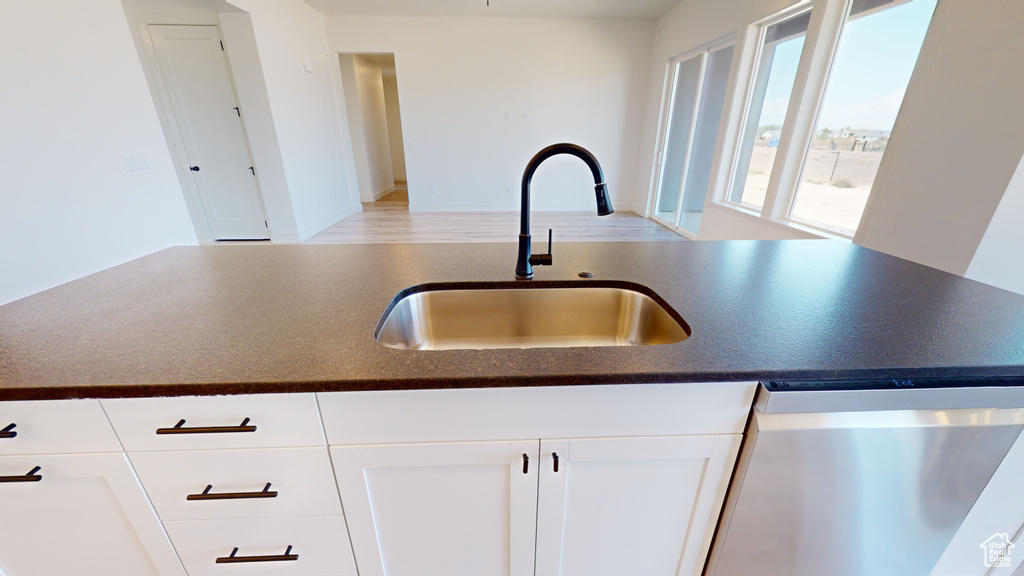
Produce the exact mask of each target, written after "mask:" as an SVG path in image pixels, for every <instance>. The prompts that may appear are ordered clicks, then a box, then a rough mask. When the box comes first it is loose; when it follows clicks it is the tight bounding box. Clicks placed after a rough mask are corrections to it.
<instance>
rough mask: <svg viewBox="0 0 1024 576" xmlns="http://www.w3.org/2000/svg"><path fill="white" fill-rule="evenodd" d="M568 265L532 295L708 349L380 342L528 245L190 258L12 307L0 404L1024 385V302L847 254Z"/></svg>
mask: <svg viewBox="0 0 1024 576" xmlns="http://www.w3.org/2000/svg"><path fill="white" fill-rule="evenodd" d="M554 258H555V260H554V265H553V266H550V267H541V268H538V269H537V272H536V278H535V279H534V280H530V281H526V282H533V283H534V284H537V283H542V282H555V283H572V284H574V285H579V284H582V283H587V282H600V281H607V280H623V281H629V282H634V283H637V284H641V285H644V286H647V287H649V288H650V289H652V290H653V291H654V292H656V293H657V294H658V295H660V296H661V297H662V298H663V299H664V300H665V301H666V303H667V304H668V305H669V306H670V307H671V308H672V309H674V310H675V311H676V312H677V313H678V314H679V315H680V316H682V318H683V319H684V320H685V321H686V322H687V324H688V325H689V327H690V328H691V330H692V334H691V336H690V337H689V338H688V339H686V340H684V341H682V342H679V343H676V344H664V345H656V346H636V347H601V348H545V349H522V350H508V349H506V350H452V351H419V350H396V349H391V348H386V347H384V346H382V345H380V344H378V343H377V342H376V341H375V340H374V330H375V328H376V326H377V324H378V321H379V320H380V318H381V315H382V314H383V312H384V311H385V310H386V309H387V307H388V305H389V304H390V302H391V301H392V299H393V298H394V297H395V295H396V294H397V293H398V292H399V291H401V290H403V289H405V288H408V287H410V286H415V285H420V284H425V283H452V282H495V281H505V282H509V283H512V282H513V279H514V264H515V246H514V245H511V244H452V245H438V244H414V245H358V246H357V245H344V246H343V245H317V246H297V245H258V246H249V245H218V246H200V247H179V248H170V249H167V250H164V251H162V252H159V253H156V254H153V255H150V256H147V257H144V258H141V259H138V260H135V261H132V262H129V263H126V264H123V265H121V266H117V267H114V268H111V269H109V270H106V271H103V272H100V273H98V274H94V275H92V276H89V277H86V278H83V279H80V280H76V281H74V282H71V283H68V284H65V285H63V286H59V287H57V288H54V289H52V290H48V291H45V292H43V293H40V294H37V295H34V296H30V297H28V298H24V299H22V300H19V301H16V302H13V303H11V304H8V305H6V306H2V307H0V400H17V399H20V400H27V399H54V398H82V397H85V398H89V397H92V398H106V397H125V396H174V395H193V394H249V393H271V392H316V391H344V390H383V389H419V388H480V387H503V386H544V385H576V384H611V383H658V382H707V381H739V380H759V379H760V380H763V379H798V380H823V379H824V380H830V379H854V378H875V377H898V378H920V377H946V376H977V377H985V376H1022V375H1024V296H1020V295H1016V294H1012V293H1010V292H1007V291H1004V290H1000V289H997V288H993V287H990V286H986V285H983V284H980V283H977V282H974V281H971V280H966V279H963V278H959V277H956V276H953V275H951V274H947V273H944V272H940V271H937V270H934V269H931V268H928V267H925V266H921V265H917V264H914V263H911V262H907V261H905V260H901V259H899V258H894V257H891V256H887V255H884V254H880V253H878V252H874V251H871V250H868V249H865V248H861V247H859V246H854V245H851V244H848V243H843V242H838V241H804V240H794V241H771V242H758V241H739V242H661V243H658V242H649V243H590V244H559V243H556V244H555V256H554ZM580 271H588V272H592V273H593V275H594V276H593V279H591V280H581V279H580V278H579V277H578V276H577V274H578V273H579V272H580Z"/></svg>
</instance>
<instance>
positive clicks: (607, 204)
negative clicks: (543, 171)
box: [516, 143, 615, 278]
mask: <svg viewBox="0 0 1024 576" xmlns="http://www.w3.org/2000/svg"><path fill="white" fill-rule="evenodd" d="M558 154H572V155H573V156H575V157H577V158H579V159H580V160H583V161H584V162H586V164H587V166H588V167H590V172H591V173H592V174H593V175H594V192H595V193H596V194H597V215H598V216H607V215H609V214H611V213H612V212H615V210H614V209H612V201H611V199H610V198H609V197H608V186H607V185H606V184H605V183H604V172H602V171H601V165H600V164H599V163H598V162H597V158H595V157H594V155H593V154H591V153H590V152H589V151H587V150H586V149H585V148H582V147H580V146H577V145H575V144H565V143H563V144H552V145H551V146H548V147H547V148H545V149H543V150H541V151H540V152H537V154H536V155H535V156H534V157H533V158H532V159H531V160H530V163H529V164H527V165H526V171H524V172H523V206H522V214H521V217H520V228H519V259H518V260H517V261H516V277H517V278H533V267H534V265H537V266H550V265H551V233H550V232H551V231H550V230H549V231H548V253H547V254H531V247H530V181H531V180H533V173H534V172H536V171H537V167H538V166H540V164H541V162H543V161H545V160H547V159H548V158H551V157H552V156H557V155H558Z"/></svg>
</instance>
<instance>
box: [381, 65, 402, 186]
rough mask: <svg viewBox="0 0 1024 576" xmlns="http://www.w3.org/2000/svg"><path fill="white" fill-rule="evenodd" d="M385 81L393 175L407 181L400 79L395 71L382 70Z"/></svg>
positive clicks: (382, 77)
mask: <svg viewBox="0 0 1024 576" xmlns="http://www.w3.org/2000/svg"><path fill="white" fill-rule="evenodd" d="M381 79H382V80H384V104H385V106H386V107H387V112H388V143H389V144H390V145H391V174H392V176H394V179H395V180H405V141H404V140H403V139H402V113H401V106H400V104H399V99H398V77H397V76H396V75H395V71H394V69H391V70H384V69H381Z"/></svg>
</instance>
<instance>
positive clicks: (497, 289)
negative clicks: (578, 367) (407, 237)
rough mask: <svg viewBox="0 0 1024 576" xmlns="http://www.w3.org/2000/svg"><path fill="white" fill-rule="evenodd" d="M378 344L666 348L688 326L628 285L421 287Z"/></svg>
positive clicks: (400, 301)
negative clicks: (650, 346)
mask: <svg viewBox="0 0 1024 576" xmlns="http://www.w3.org/2000/svg"><path fill="white" fill-rule="evenodd" d="M374 335H375V336H376V338H377V342H380V343H381V344H383V345H385V346H388V347H391V348H402V349H411V350H473V349H489V348H568V347H577V346H643V345H649V344H671V343H674V342H681V341H683V340H686V339H687V338H688V337H689V336H690V328H689V326H687V325H686V322H685V321H684V320H683V319H682V318H681V317H679V315H678V314H677V313H676V312H675V311H674V310H672V309H671V308H669V306H668V305H667V304H665V302H664V300H662V299H661V298H660V297H659V296H658V295H657V294H655V293H654V292H653V291H652V290H650V289H649V288H646V287H644V286H640V285H639V284H632V283H628V282H595V281H589V282H580V283H543V282H531V283H529V284H521V283H515V282H510V283H465V284H433V285H431V284H425V285H421V286H414V287H412V288H408V289H406V290H403V291H402V292H400V293H399V294H398V295H397V296H395V299H394V300H393V301H392V302H391V305H390V306H389V307H388V309H387V310H386V311H385V312H384V315H383V316H382V317H381V320H380V322H379V323H378V324H377V330H376V332H375V334H374Z"/></svg>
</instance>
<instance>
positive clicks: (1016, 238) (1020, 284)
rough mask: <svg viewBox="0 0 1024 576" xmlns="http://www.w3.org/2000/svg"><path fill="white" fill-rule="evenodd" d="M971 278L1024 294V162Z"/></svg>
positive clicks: (976, 257)
mask: <svg viewBox="0 0 1024 576" xmlns="http://www.w3.org/2000/svg"><path fill="white" fill-rule="evenodd" d="M967 277H968V278H971V279H972V280H978V281H980V282H984V283H986V284H991V285H993V286H998V287H999V288H1003V289H1005V290H1010V291H1012V292H1016V293H1018V294H1024V159H1022V160H1021V162H1020V163H1019V164H1017V171H1016V172H1014V174H1013V178H1011V179H1010V185H1009V186H1008V187H1007V188H1006V193H1005V194H1003V198H1002V200H1000V202H999V207H998V208H997V209H996V213H995V216H993V217H992V221H991V222H990V223H989V225H988V229H987V230H985V235H984V237H983V238H982V239H981V244H980V245H979V246H978V250H977V252H975V254H974V258H973V259H972V260H971V265H970V266H969V267H968V268H967Z"/></svg>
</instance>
